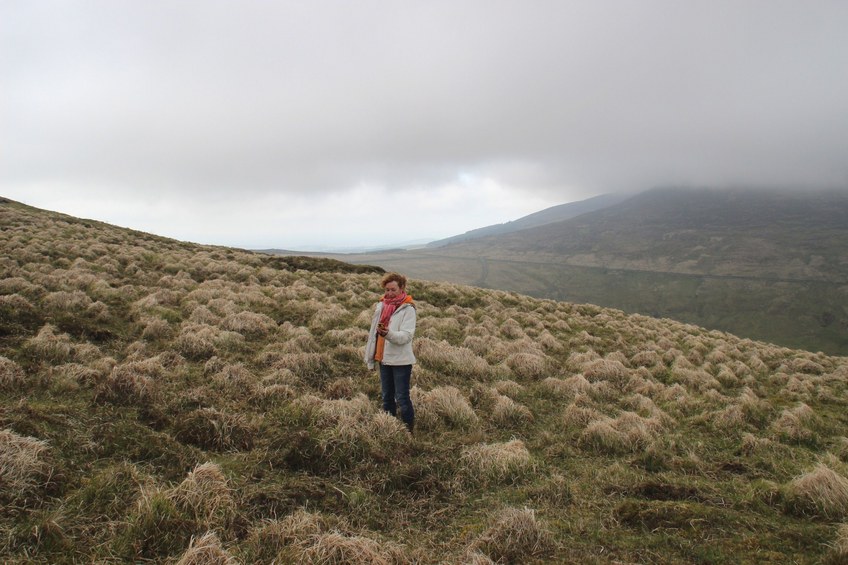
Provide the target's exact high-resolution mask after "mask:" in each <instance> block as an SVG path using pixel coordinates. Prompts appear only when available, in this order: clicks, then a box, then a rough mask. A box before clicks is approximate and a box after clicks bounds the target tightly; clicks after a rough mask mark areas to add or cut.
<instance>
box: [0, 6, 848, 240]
mask: <svg viewBox="0 0 848 565" xmlns="http://www.w3.org/2000/svg"><path fill="white" fill-rule="evenodd" d="M0 22H2V23H0V52H2V53H4V54H5V55H3V56H2V57H0V88H2V91H3V93H4V96H3V98H2V100H0V123H2V127H0V147H2V148H3V150H2V152H0V167H2V171H3V174H2V178H0V191H2V193H3V194H5V195H6V196H9V197H12V198H16V199H20V200H24V201H27V202H29V203H32V204H35V205H41V206H44V207H47V208H51V209H59V206H60V205H61V206H62V207H65V206H67V205H68V202H76V203H77V204H78V205H79V206H77V207H84V209H85V210H90V211H92V213H90V214H88V215H93V211H96V210H100V211H99V212H97V213H98V214H106V215H105V216H103V217H102V219H105V220H107V221H113V220H114V221H117V220H118V219H120V220H121V221H122V222H124V223H128V224H132V227H140V228H144V227H145V226H151V227H150V228H149V230H150V231H152V230H153V229H154V227H155V228H156V229H158V226H159V225H161V223H160V222H159V220H158V219H157V218H161V217H162V216H163V215H165V216H168V217H169V222H168V223H167V225H170V226H172V227H171V229H172V230H174V229H175V228H174V222H176V224H177V225H182V226H184V227H185V228H184V229H181V231H180V233H181V234H182V235H181V236H180V237H185V238H187V239H195V240H197V239H203V240H209V241H212V240H214V241H216V242H218V240H220V239H222V238H230V237H234V236H233V235H232V234H233V233H244V232H246V231H249V230H253V229H256V224H257V222H255V221H253V222H251V218H255V217H256V215H257V214H260V215H261V216H262V217H263V218H266V220H267V221H266V222H264V223H266V224H268V225H271V224H276V225H277V226H278V227H276V228H275V229H274V230H268V231H267V232H264V231H263V233H265V235H264V236H263V238H262V243H261V245H262V246H280V247H282V246H286V245H287V244H288V243H290V242H298V241H300V242H302V241H307V240H310V237H311V236H314V239H312V241H315V242H316V243H317V242H320V240H322V238H323V235H322V234H325V233H326V229H325V228H324V229H323V230H322V229H321V228H319V231H314V230H315V229H316V227H317V226H319V225H320V224H319V223H318V219H319V218H322V217H324V218H327V217H332V218H333V227H334V228H337V229H339V230H347V231H348V233H354V234H362V238H363V239H364V238H365V235H366V234H371V233H372V231H371V226H370V224H369V222H370V221H371V220H370V217H371V216H373V215H374V214H375V210H382V209H383V207H385V206H387V205H391V204H392V203H393V202H394V201H397V200H401V201H407V202H415V203H416V204H417V205H418V206H419V209H420V207H422V206H423V207H425V208H426V207H427V206H430V205H431V204H432V205H433V206H435V203H441V205H442V206H443V208H441V209H440V214H436V213H434V214H433V215H432V216H426V215H421V214H419V215H416V216H415V217H414V218H412V219H411V220H410V222H409V224H408V225H407V230H408V231H409V232H411V233H414V234H415V235H416V236H418V235H421V236H424V234H425V233H428V234H432V236H434V237H437V236H442V235H451V233H445V230H447V229H450V230H457V231H460V232H461V231H465V230H467V229H472V228H474V227H479V225H481V224H479V223H475V222H491V221H492V220H495V221H506V220H508V219H514V218H516V217H518V216H520V215H521V213H527V212H532V211H533V209H528V208H530V206H529V205H533V206H540V207H544V206H547V205H553V204H558V203H561V202H567V201H571V200H575V199H580V198H585V197H588V196H591V195H594V194H599V193H603V192H610V191H617V190H638V189H644V188H650V187H652V186H656V185H669V184H687V185H692V184H694V185H711V186H717V185H718V186H722V185H731V184H736V185H738V184H746V185H766V186H771V185H780V186H800V187H807V186H839V187H844V186H848V158H846V157H848V155H846V150H845V148H846V147H848V74H846V73H845V72H844V69H846V68H848V40H846V39H845V33H844V30H845V29H846V28H848V5H846V4H844V3H837V2H832V3H820V4H817V6H816V9H811V8H810V6H808V5H805V4H801V3H797V2H780V1H778V2H773V1H742V2H739V1H734V2H710V3H685V4H680V3H673V2H659V1H656V2H640V3H635V4H626V5H623V4H621V3H617V2H592V3H586V2H541V3H532V4H519V3H514V2H501V1H497V0H496V1H494V2H492V1H486V2H483V1H472V2H461V3H455V2H428V3H394V4H391V5H388V6H387V5H385V4H378V3H376V2H364V3H356V4H355V5H354V4H350V5H347V4H344V3H341V4H340V3H330V2H321V1H317V2H309V3H303V4H297V3H288V2H284V3H267V2H258V1H247V2H242V3H239V5H238V6H235V5H233V4H231V3H226V2H216V1H212V2H200V1H193V0H185V1H182V2H168V3H158V2H141V1H135V2H133V1H130V2H121V3H112V2H103V1H96V0H79V1H76V2H38V3H28V2H27V3H25V2H17V3H13V2H5V3H2V4H0ZM469 179H473V182H469ZM493 187H495V188H493ZM454 192H456V193H458V194H462V196H458V197H456V199H455V200H451V198H447V197H446V196H445V195H447V194H451V193H454ZM104 194H108V195H109V196H108V200H111V201H112V202H110V203H108V204H107V203H104V199H103V195H104ZM363 194H365V195H366V196H363ZM422 195H431V196H430V198H427V197H423V196H422ZM267 203H273V204H274V205H273V206H268V205H267ZM458 207H463V209H459V208H458ZM463 210H464V214H465V215H464V218H465V221H461V219H462V218H463ZM62 211H71V210H68V209H66V208H63V209H62ZM275 214H277V215H275ZM83 215H86V214H83ZM227 215H229V217H230V218H231V219H229V220H228V217H227ZM347 216H349V217H350V219H349V220H346V219H345V218H346V217H347ZM275 218H276V219H277V220H278V221H276V222H275V221H274V219H275ZM302 218H306V219H307V220H303V219H302ZM309 218H312V219H314V220H315V221H308V219H309ZM454 218H460V220H459V221H455V220H454ZM425 221H426V222H429V223H427V224H425V223H424V222H425ZM242 222H243V223H242ZM233 223H234V224H238V225H237V227H235V228H234V229H233V230H232V231H228V230H227V229H226V226H228V225H230V224H233ZM482 225H484V224H482ZM189 226H194V227H193V228H189ZM294 226H298V227H297V228H295V227H294ZM213 228H216V229H213ZM310 230H313V231H310ZM216 234H218V235H216ZM224 234H226V235H224ZM369 237H372V236H371V235H369ZM373 237H378V236H373ZM227 241H231V242H232V243H233V244H237V243H238V242H239V241H247V239H238V240H231V239H227ZM375 243H376V242H375ZM257 244H259V242H258V241H257Z"/></svg>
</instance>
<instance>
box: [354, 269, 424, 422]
mask: <svg viewBox="0 0 848 565" xmlns="http://www.w3.org/2000/svg"><path fill="white" fill-rule="evenodd" d="M380 284H381V285H382V287H383V291H384V292H385V294H384V295H383V298H382V299H380V302H378V303H377V308H376V309H375V310H374V318H373V319H372V320H371V330H370V331H369V332H368V342H367V343H366V345H365V363H366V364H367V365H368V368H369V369H373V368H374V364H375V363H378V364H379V366H380V385H381V387H382V396H383V410H385V411H386V412H388V413H389V414H391V415H392V416H397V410H398V408H400V418H401V420H403V423H404V424H406V427H407V429H408V430H409V432H410V433H412V429H413V427H414V426H415V410H414V409H413V407H412V400H411V399H410V398H409V381H410V378H411V377H412V365H413V364H414V363H415V355H413V354H412V338H413V336H414V335H415V304H414V303H413V302H412V297H411V296H410V295H408V294H407V293H406V277H404V276H403V275H400V274H398V273H388V274H387V275H385V276H384V277H383V280H382V281H381V283H380Z"/></svg>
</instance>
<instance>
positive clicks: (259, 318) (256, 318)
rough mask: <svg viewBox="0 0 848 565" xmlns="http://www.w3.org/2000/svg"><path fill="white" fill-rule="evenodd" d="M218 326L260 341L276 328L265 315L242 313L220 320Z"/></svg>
mask: <svg viewBox="0 0 848 565" xmlns="http://www.w3.org/2000/svg"><path fill="white" fill-rule="evenodd" d="M219 326H220V327H221V329H224V330H228V331H233V332H238V333H240V334H241V335H243V336H245V337H246V338H249V339H261V338H264V337H266V336H268V334H270V333H271V332H272V331H273V330H274V329H275V328H276V327H277V322H275V321H274V320H273V319H272V318H270V317H269V316H266V315H265V314H259V313H257V312H249V311H244V312H238V313H236V314H230V315H229V316H227V317H226V318H224V319H223V320H221V322H220V323H219Z"/></svg>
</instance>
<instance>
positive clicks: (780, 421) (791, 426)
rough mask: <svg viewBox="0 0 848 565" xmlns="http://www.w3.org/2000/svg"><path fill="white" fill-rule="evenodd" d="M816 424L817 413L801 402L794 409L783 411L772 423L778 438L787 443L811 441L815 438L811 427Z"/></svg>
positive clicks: (773, 430)
mask: <svg viewBox="0 0 848 565" xmlns="http://www.w3.org/2000/svg"><path fill="white" fill-rule="evenodd" d="M816 422H817V417H816V413H815V411H814V410H813V409H812V408H810V407H809V406H808V405H807V404H804V403H803V402H800V403H798V404H797V405H796V406H794V407H792V408H787V409H785V410H783V411H782V412H781V413H780V415H779V416H778V417H777V418H776V419H775V421H774V422H772V425H771V430H772V432H774V434H775V435H776V436H777V437H779V438H781V439H783V440H785V441H792V442H804V441H810V440H811V439H813V437H814V432H813V430H812V429H811V428H810V427H811V426H814V425H815V424H816Z"/></svg>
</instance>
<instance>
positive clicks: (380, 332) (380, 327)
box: [377, 324, 389, 337]
mask: <svg viewBox="0 0 848 565" xmlns="http://www.w3.org/2000/svg"><path fill="white" fill-rule="evenodd" d="M387 333H389V328H387V327H386V326H385V325H383V324H377V335H380V336H383V337H386V334H387Z"/></svg>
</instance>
